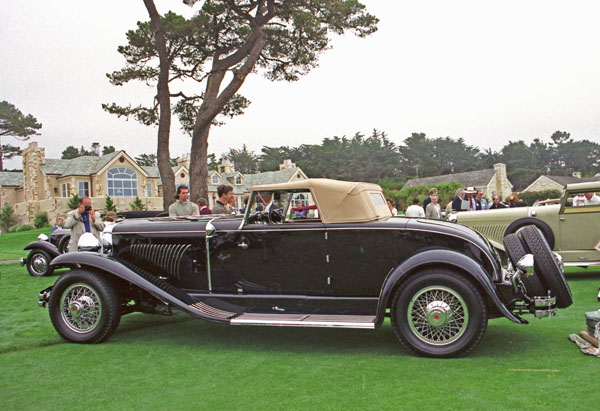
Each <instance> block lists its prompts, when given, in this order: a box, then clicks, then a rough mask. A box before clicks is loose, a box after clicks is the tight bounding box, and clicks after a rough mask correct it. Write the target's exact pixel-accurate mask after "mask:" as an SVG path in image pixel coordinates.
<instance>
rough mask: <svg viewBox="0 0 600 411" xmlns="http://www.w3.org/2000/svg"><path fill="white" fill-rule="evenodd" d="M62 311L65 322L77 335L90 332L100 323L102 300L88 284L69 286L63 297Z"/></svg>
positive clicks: (61, 302)
mask: <svg viewBox="0 0 600 411" xmlns="http://www.w3.org/2000/svg"><path fill="white" fill-rule="evenodd" d="M60 309H61V316H62V319H63V321H64V322H65V324H66V325H67V327H69V328H70V329H71V330H73V331H75V332H76V333H86V332H90V331H92V330H93V329H94V328H96V327H97V326H98V324H99V323H100V317H101V314H102V305H101V304H100V298H99V297H98V294H97V293H96V290H94V289H93V288H92V287H90V286H89V285H87V284H81V283H78V284H73V285H71V286H69V287H68V288H67V289H66V290H65V291H64V292H63V294H62V296H61V301H60Z"/></svg>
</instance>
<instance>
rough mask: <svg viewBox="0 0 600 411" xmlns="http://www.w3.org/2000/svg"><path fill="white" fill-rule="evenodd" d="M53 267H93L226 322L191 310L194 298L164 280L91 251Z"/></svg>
mask: <svg viewBox="0 0 600 411" xmlns="http://www.w3.org/2000/svg"><path fill="white" fill-rule="evenodd" d="M51 265H52V267H54V268H57V267H59V266H77V265H79V266H83V267H92V268H95V269H99V270H102V271H103V272H105V273H108V274H109V275H114V276H115V277H119V278H122V279H123V280H126V281H128V282H130V283H132V284H133V285H135V286H137V287H139V288H141V289H142V290H145V291H147V292H149V293H150V294H152V295H154V296H155V297H157V298H159V299H161V300H163V301H167V302H169V303H170V304H173V305H174V306H176V307H177V308H179V309H181V310H183V311H185V312H188V313H190V314H192V315H194V316H195V317H199V318H202V319H205V320H208V321H215V322H226V321H225V320H223V319H220V318H215V317H211V316H207V315H203V314H202V313H199V312H198V311H197V310H194V309H193V307H192V308H190V307H191V305H192V304H193V303H194V300H193V299H192V297H190V295H189V294H187V293H186V292H184V291H182V290H180V289H179V288H176V287H174V286H172V285H170V284H168V283H166V282H164V281H162V280H159V279H158V278H156V277H154V276H151V277H154V281H152V280H151V279H150V278H148V279H146V278H144V277H142V276H141V275H140V274H138V273H136V272H135V271H133V270H132V269H130V268H129V267H127V266H125V265H124V264H122V263H121V262H119V261H118V260H115V259H114V258H112V257H108V256H105V255H102V254H98V253H94V252H89V251H79V252H73V253H66V254H61V255H59V256H58V257H56V258H55V259H54V260H52V263H51ZM161 284H162V285H163V286H162V287H160V286H159V285H161ZM165 285H166V286H165ZM168 291H171V292H168ZM227 321H228V320H227Z"/></svg>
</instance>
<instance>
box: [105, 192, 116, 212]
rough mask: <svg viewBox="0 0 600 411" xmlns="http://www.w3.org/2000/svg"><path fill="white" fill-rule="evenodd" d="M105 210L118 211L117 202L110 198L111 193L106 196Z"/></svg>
mask: <svg viewBox="0 0 600 411" xmlns="http://www.w3.org/2000/svg"><path fill="white" fill-rule="evenodd" d="M104 211H105V212H107V213H108V212H109V211H114V212H116V211H117V206H116V205H115V203H114V202H113V200H112V198H110V196H109V195H107V196H106V197H104Z"/></svg>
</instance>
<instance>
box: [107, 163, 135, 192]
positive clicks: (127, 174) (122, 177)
mask: <svg viewBox="0 0 600 411" xmlns="http://www.w3.org/2000/svg"><path fill="white" fill-rule="evenodd" d="M106 179H107V182H108V195H109V196H111V197H136V196H137V195H138V190H137V173H136V172H135V171H133V170H132V169H131V168H128V167H115V168H111V169H110V170H108V172H107V174H106Z"/></svg>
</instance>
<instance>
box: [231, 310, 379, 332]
mask: <svg viewBox="0 0 600 411" xmlns="http://www.w3.org/2000/svg"><path fill="white" fill-rule="evenodd" d="M375 319H376V317H375V316H365V315H307V314H242V315H240V316H238V317H235V318H232V319H231V320H230V321H229V322H230V324H231V325H265V326H274V327H332V328H358V329H375Z"/></svg>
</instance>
